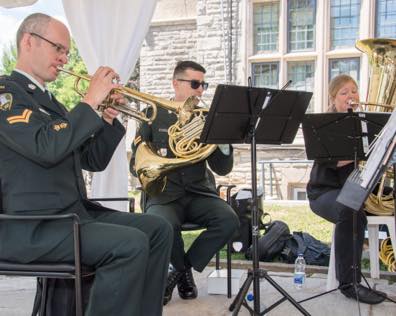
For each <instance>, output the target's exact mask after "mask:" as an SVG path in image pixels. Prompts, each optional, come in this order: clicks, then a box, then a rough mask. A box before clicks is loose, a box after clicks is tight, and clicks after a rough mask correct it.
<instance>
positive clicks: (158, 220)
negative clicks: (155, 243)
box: [145, 214, 173, 240]
mask: <svg viewBox="0 0 396 316" xmlns="http://www.w3.org/2000/svg"><path fill="white" fill-rule="evenodd" d="M145 216H146V217H147V221H149V225H150V227H151V228H152V229H153V230H154V231H156V232H158V233H159V234H161V235H163V236H164V238H167V239H169V240H172V239H173V228H172V225H171V223H170V222H169V221H168V220H167V219H165V218H163V217H162V216H159V215H156V214H145Z"/></svg>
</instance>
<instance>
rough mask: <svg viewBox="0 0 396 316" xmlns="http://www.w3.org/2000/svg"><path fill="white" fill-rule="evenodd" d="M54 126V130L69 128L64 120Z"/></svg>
mask: <svg viewBox="0 0 396 316" xmlns="http://www.w3.org/2000/svg"><path fill="white" fill-rule="evenodd" d="M53 128H54V130H56V131H57V132H59V131H60V130H61V129H64V128H67V123H65V122H63V123H59V124H55V125H54V126H53Z"/></svg>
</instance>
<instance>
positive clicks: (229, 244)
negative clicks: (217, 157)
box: [136, 174, 236, 298]
mask: <svg viewBox="0 0 396 316" xmlns="http://www.w3.org/2000/svg"><path fill="white" fill-rule="evenodd" d="M211 175H212V179H213V181H214V176H213V174H211ZM235 187H236V186H235V185H218V186H217V188H216V190H217V193H218V194H219V195H220V190H221V189H222V188H227V191H226V192H227V193H226V201H227V203H228V204H230V202H231V190H232V189H233V188H235ZM136 189H137V190H140V191H141V195H140V205H141V208H142V213H145V212H146V207H145V204H146V193H145V192H144V191H143V190H142V188H140V187H138V188H136ZM201 229H205V227H203V226H201V225H199V224H195V223H190V222H185V223H183V224H182V225H181V230H182V231H194V230H201ZM231 247H232V238H231V239H230V240H229V241H228V242H227V250H226V251H227V297H228V298H231V291H232V287H231V286H232V285H231ZM215 262H216V270H220V252H217V253H216V259H215Z"/></svg>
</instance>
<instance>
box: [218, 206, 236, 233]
mask: <svg viewBox="0 0 396 316" xmlns="http://www.w3.org/2000/svg"><path fill="white" fill-rule="evenodd" d="M239 225H240V223H239V218H238V216H237V215H236V214H235V212H234V211H232V212H227V213H225V216H223V217H222V219H221V228H222V230H223V231H224V232H225V234H227V235H232V234H233V233H234V232H235V231H236V230H238V228H239Z"/></svg>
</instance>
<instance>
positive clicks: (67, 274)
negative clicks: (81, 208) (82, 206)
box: [0, 214, 94, 316]
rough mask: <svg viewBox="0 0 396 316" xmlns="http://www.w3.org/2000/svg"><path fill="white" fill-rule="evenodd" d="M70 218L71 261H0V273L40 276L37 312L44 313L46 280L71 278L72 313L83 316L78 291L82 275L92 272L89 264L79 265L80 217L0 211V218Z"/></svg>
mask: <svg viewBox="0 0 396 316" xmlns="http://www.w3.org/2000/svg"><path fill="white" fill-rule="evenodd" d="M65 219H70V224H71V225H72V226H73V238H74V262H73V263H70V262H64V263H53V262H50V263H48V262H38V263H26V264H23V263H16V262H11V261H4V260H2V261H0V275H12V276H30V277H38V278H41V281H42V296H41V300H40V309H39V315H40V316H44V315H45V308H46V300H47V297H46V294H47V279H49V278H57V279H74V281H75V297H76V316H83V293H82V289H81V288H82V286H81V285H82V278H83V277H86V276H90V275H93V274H94V271H93V270H92V269H91V268H89V267H84V269H82V267H81V248H80V218H79V217H78V216H77V215H76V214H65V215H31V216H27V215H8V214H0V220H1V221H9V220H13V221H15V220H16V221H25V222H27V221H32V220H48V221H56V220H65Z"/></svg>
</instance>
